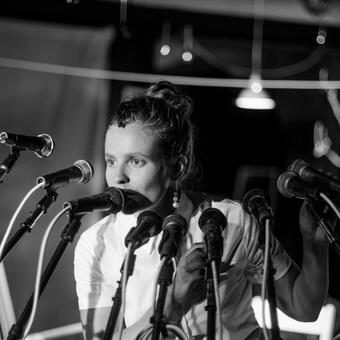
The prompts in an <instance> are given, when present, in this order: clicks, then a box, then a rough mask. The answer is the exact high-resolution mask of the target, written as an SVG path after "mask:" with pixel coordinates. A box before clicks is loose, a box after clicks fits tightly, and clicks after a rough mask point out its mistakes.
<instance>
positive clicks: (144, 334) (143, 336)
mask: <svg viewBox="0 0 340 340" xmlns="http://www.w3.org/2000/svg"><path fill="white" fill-rule="evenodd" d="M152 328H153V327H152V326H149V327H147V328H145V329H143V330H142V331H141V332H140V333H139V334H138V336H137V338H136V340H147V339H148V337H149V336H150V335H151V334H152ZM166 328H167V329H168V330H170V331H172V333H174V334H175V335H176V336H177V337H178V338H179V339H180V340H189V338H188V336H187V335H186V334H185V333H184V332H183V330H182V329H181V328H180V327H178V326H176V325H172V324H166Z"/></svg>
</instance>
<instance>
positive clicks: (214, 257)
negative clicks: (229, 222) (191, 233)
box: [204, 231, 223, 340]
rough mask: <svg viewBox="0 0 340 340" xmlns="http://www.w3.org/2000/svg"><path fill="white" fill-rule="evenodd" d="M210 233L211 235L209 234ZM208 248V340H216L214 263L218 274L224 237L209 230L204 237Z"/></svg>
mask: <svg viewBox="0 0 340 340" xmlns="http://www.w3.org/2000/svg"><path fill="white" fill-rule="evenodd" d="M208 234H209V235H208ZM204 241H205V244H206V248H207V250H208V254H207V255H208V260H207V264H206V286H207V305H206V307H205V310H206V311H207V340H215V336H216V309H217V308H216V300H215V286H214V278H213V271H212V264H213V262H215V265H216V272H217V274H218V273H219V272H220V263H221V257H222V249H223V237H222V235H220V234H216V235H215V233H214V232H211V231H208V232H207V234H206V235H205V237H204Z"/></svg>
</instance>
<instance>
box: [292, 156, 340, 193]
mask: <svg viewBox="0 0 340 340" xmlns="http://www.w3.org/2000/svg"><path fill="white" fill-rule="evenodd" d="M288 170H290V171H294V172H295V173H296V174H298V175H299V176H300V178H301V179H302V180H303V181H306V182H308V183H311V184H314V185H315V186H318V187H319V188H324V189H325V190H330V191H335V192H336V193H340V182H339V181H338V180H336V179H334V178H333V177H331V176H328V175H326V174H324V173H323V172H321V171H318V170H316V169H313V168H312V167H311V166H310V165H309V164H308V163H307V162H305V161H303V160H302V159H297V160H295V161H294V162H293V163H292V164H291V165H290V166H289V167H288Z"/></svg>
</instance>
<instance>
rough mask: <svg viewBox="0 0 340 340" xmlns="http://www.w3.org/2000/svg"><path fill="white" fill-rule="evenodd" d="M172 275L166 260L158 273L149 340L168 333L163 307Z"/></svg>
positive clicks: (169, 262) (169, 263)
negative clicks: (156, 295)
mask: <svg viewBox="0 0 340 340" xmlns="http://www.w3.org/2000/svg"><path fill="white" fill-rule="evenodd" d="M173 273H174V265H173V263H172V262H171V260H169V259H167V260H166V262H165V263H164V266H163V268H162V270H161V272H160V275H159V279H158V285H159V294H158V298H157V304H156V309H155V312H154V314H153V316H152V317H151V318H150V323H152V324H153V329H152V338H151V340H159V337H160V333H162V335H163V337H164V338H165V337H167V336H168V332H167V329H166V326H165V323H164V319H163V317H164V314H163V313H164V305H165V299H166V294H167V291H168V287H169V286H170V285H171V283H172V276H173Z"/></svg>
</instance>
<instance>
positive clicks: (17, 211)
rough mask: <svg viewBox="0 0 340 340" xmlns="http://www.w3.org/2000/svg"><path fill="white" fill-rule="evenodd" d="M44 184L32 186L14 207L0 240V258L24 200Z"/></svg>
mask: <svg viewBox="0 0 340 340" xmlns="http://www.w3.org/2000/svg"><path fill="white" fill-rule="evenodd" d="M43 185H44V183H39V184H37V185H36V186H34V187H33V188H32V189H31V190H30V191H29V192H28V193H27V194H26V196H25V197H24V198H23V199H22V201H21V202H20V204H19V206H18V208H17V209H16V211H15V212H14V214H13V216H12V218H11V220H10V222H9V225H8V227H7V229H6V232H5V235H4V237H3V239H2V242H1V245H0V258H2V253H3V250H4V247H5V245H6V242H7V239H8V237H9V234H10V233H11V230H12V228H13V225H14V222H15V220H16V219H17V217H18V215H19V213H20V211H21V209H22V207H23V206H24V204H25V203H26V201H27V200H28V199H29V198H30V196H31V195H33V193H34V192H36V191H37V190H38V189H40V188H42V187H43Z"/></svg>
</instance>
